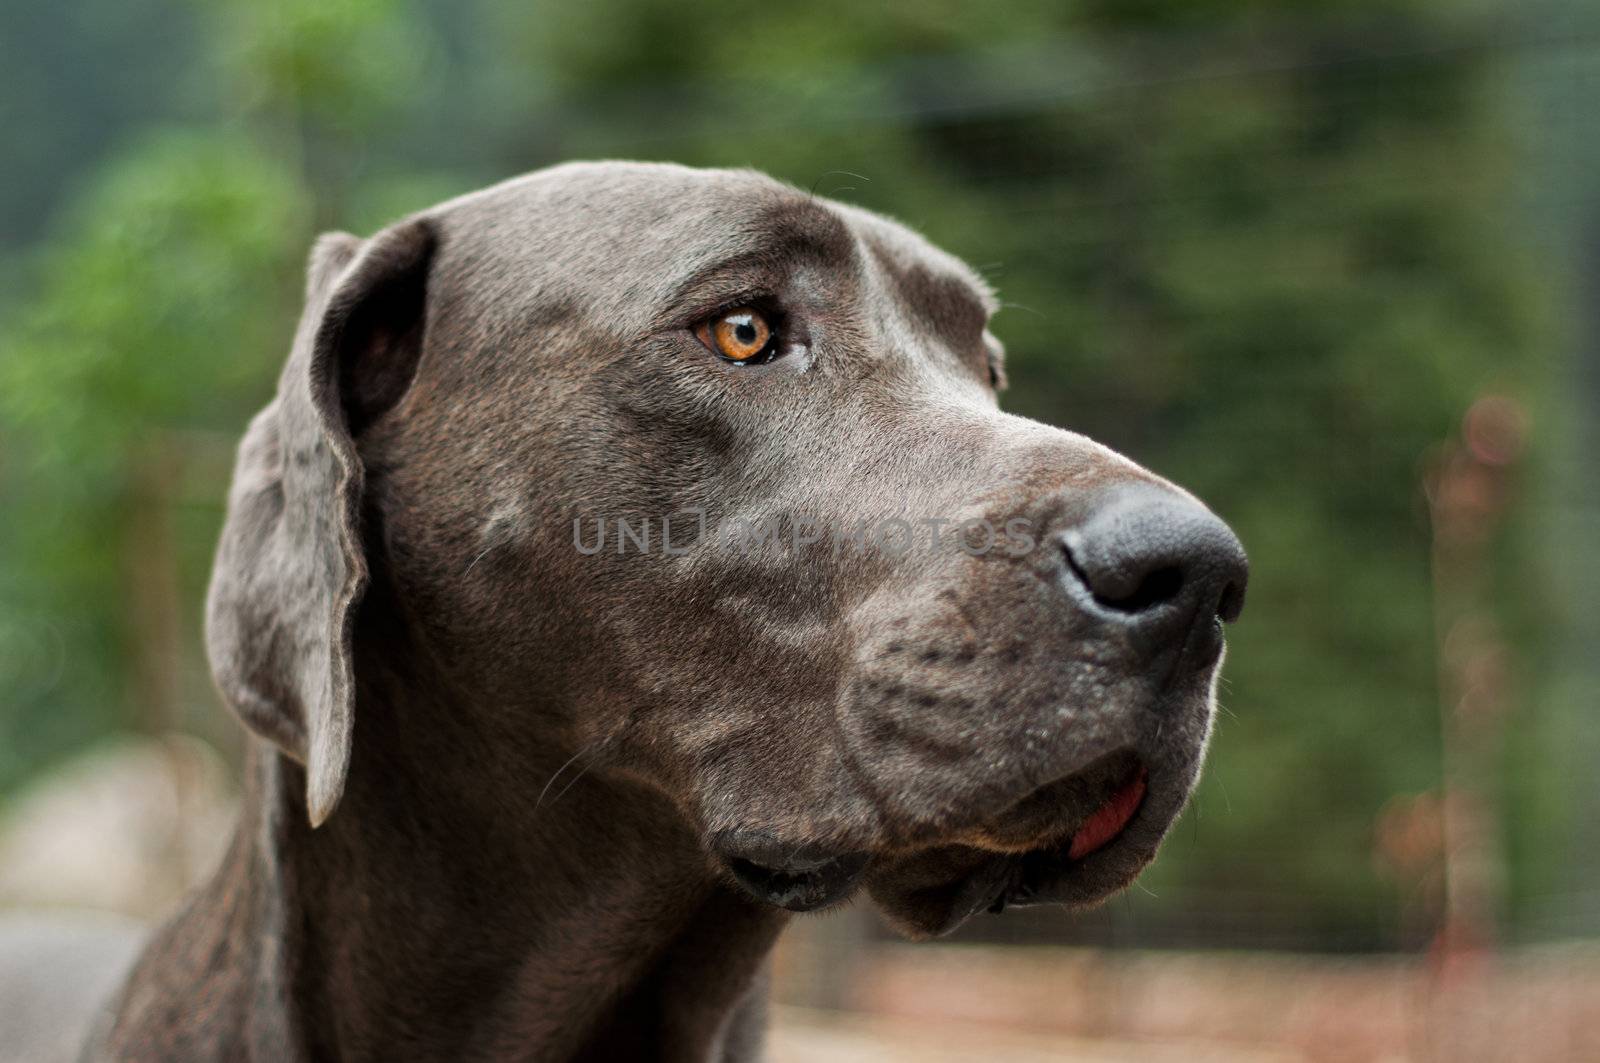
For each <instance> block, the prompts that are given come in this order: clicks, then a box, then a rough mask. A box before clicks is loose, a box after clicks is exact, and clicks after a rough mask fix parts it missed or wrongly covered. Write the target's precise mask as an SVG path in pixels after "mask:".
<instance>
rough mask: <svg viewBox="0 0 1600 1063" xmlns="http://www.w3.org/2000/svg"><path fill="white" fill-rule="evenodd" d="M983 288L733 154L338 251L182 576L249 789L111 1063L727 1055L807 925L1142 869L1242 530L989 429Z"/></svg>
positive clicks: (945, 914) (1019, 895) (1075, 443)
mask: <svg viewBox="0 0 1600 1063" xmlns="http://www.w3.org/2000/svg"><path fill="white" fill-rule="evenodd" d="M994 310H995V301H994V298H993V296H992V295H991V293H990V292H989V291H988V290H987V289H986V287H985V286H984V284H983V283H982V281H980V280H979V279H978V277H977V276H976V275H975V274H974V273H973V272H972V271H971V270H970V269H969V268H968V267H966V266H965V265H963V264H962V263H961V262H960V261H958V260H956V259H955V258H953V257H951V256H950V255H948V254H945V253H943V252H941V251H939V250H937V249H936V248H934V247H932V246H930V245H929V244H928V243H926V242H925V241H923V240H922V239H921V238H920V237H918V236H917V235H916V234H914V233H912V232H910V231H908V230H907V229H905V228H903V227H902V226H900V225H898V224H896V223H894V222H891V221H889V220H886V219H884V218H882V217H879V216H877V215H874V214H870V213H868V212H866V211H863V210H859V209H856V208H853V207H849V206H845V205H841V204H838V203H833V202H830V201H827V200H824V199H818V198H816V197H814V196H811V195H808V194H805V193H804V192H801V191H797V190H796V189H794V188H791V187H789V186H787V185H783V184H780V183H778V182H775V181H772V180H770V179H768V178H765V177H762V176H760V175H758V174H755V173H751V172H743V171H738V172H735V171H697V170H690V169H684V168H679V167H674V166H664V165H633V164H621V163H607V164H599V165H572V166H563V167H559V168H556V169H552V170H546V171H542V172H539V173H536V174H533V175H531V176H528V177H524V178H520V179H517V180H514V181H510V182H508V183H505V184H502V185H498V186H495V187H493V188H490V189H487V190H485V191H483V192H479V193H476V194H474V195H469V196H466V197H463V198H461V199H457V200H453V201H451V202H448V203H445V204H442V205H441V206H439V207H436V208H434V209H432V210H428V211H424V212H423V213H421V214H418V215H416V216H414V217H411V218H408V219H406V220H404V221H401V222H399V223H397V224H395V225H393V226H391V227H390V228H387V229H385V230H383V231H381V232H379V233H377V234H376V235H373V236H371V237H369V238H366V239H358V238H356V237H354V236H348V235H343V234H333V235H329V236H324V237H323V238H322V239H321V240H319V241H318V242H317V245H316V247H315V249H314V251H313V252H312V256H311V263H310V269H309V279H308V282H307V289H306V306H305V313H304V317H303V319H302V320H301V322H300V325H299V328H298V331H297V332H296V333H295V337H294V341H293V345H292V349H291V351H290V353H289V356H288V360H287V363H286V365H285V367H284V370H283V375H282V377H281V379H280V381H279V384H278V391H277V395H276V397H275V398H274V399H273V400H272V402H271V403H270V404H269V405H268V406H267V407H266V408H265V409H264V410H263V411H262V412H261V413H260V414H259V415H258V416H257V417H256V419H255V420H254V421H253V422H252V423H251V425H250V426H249V429H248V431H247V432H246V433H245V436H244V439H243V442H242V444H241V445H240V448H239V457H238V464H237V467H236V470H235V473H234V481H233V488H232V492H231V495H230V497H229V501H228V517H227V523H226V527H225V529H224V531H223V535H222V541H221V544H220V547H219V549H218V552H217V559H216V568H215V572H214V577H213V581H212V585H211V590H210V595H209V599H208V603H207V615H206V623H207V646H208V650H209V653H210V658H211V663H212V667H213V671H214V673H215V676H216V680H217V683H218V686H219V687H220V689H221V691H222V694H223V697H224V698H225V699H226V701H227V703H228V704H229V706H230V707H231V708H232V709H233V711H234V712H235V713H236V714H237V715H238V717H239V718H240V719H241V720H242V721H243V722H244V724H245V726H246V727H248V728H249V730H250V731H251V732H252V734H253V738H252V744H251V750H250V754H249V759H248V763H247V767H246V771H247V776H248V777H247V781H246V798H245V805H244V811H243V814H242V820H241V822H240V825H239V828H238V834H237V837H236V839H235V841H234V843H233V845H232V848H231V850H230V852H229V854H228V856H227V858H226V859H225V861H224V863H223V865H222V867H221V869H220V870H219V871H218V873H217V875H216V877H215V878H214V879H213V880H212V882H211V883H210V884H209V885H208V886H206V887H204V888H203V889H202V890H201V891H200V892H199V893H198V894H197V895H196V896H195V897H194V898H193V899H192V900H191V901H190V903H189V904H188V905H187V906H186V907H185V908H184V909H183V910H182V911H181V912H179V913H178V914H177V915H175V916H174V917H173V918H172V919H171V920H170V921H169V922H168V923H167V924H166V925H165V926H163V927H162V928H161V929H159V930H158V931H156V932H155V934H154V936H153V937H152V938H151V939H150V940H149V942H148V944H147V945H146V946H145V947H144V949H143V952H142V954H141V955H140V956H139V958H138V959H137V961H136V963H134V965H133V967H132V969H131V972H130V973H129V975H128V976H127V978H126V980H125V982H124V984H123V987H122V988H121V990H120V991H119V992H118V993H117V994H116V995H115V997H114V998H113V999H112V1000H111V1001H110V1002H109V1003H107V1004H106V1005H105V1006H104V1007H103V1008H102V1009H101V1010H100V1011H99V1012H97V1013H96V1015H97V1017H96V1018H95V1019H94V1021H93V1024H92V1025H93V1029H92V1031H86V1032H85V1035H86V1036H89V1037H90V1038H91V1044H90V1046H89V1050H88V1051H89V1058H92V1059H149V1060H172V1059H182V1060H239V1059H258V1060H285V1059H347V1060H357V1059H372V1060H400V1059H440V1060H474V1059H485V1060H487V1059H541V1060H543V1059H573V1058H579V1059H634V1058H657V1059H682V1060H710V1059H743V1058H751V1057H754V1056H756V1055H758V1054H759V1051H760V1038H761V1033H760V1023H761V1018H760V1017H761V1012H762V999H761V997H762V989H761V986H762V979H761V977H760V976H761V972H762V968H763V961H764V958H765V956H766V954H767V952H768V951H769V949H770V947H771V946H772V944H773V942H774V940H775V938H776V936H777V935H778V933H779V932H780V930H781V929H782V927H783V925H784V922H785V920H786V919H787V918H788V917H789V912H790V911H799V910H807V909H816V908H822V907H825V906H828V905H833V904H838V903H841V902H843V901H845V900H846V899H848V898H851V897H853V896H859V897H861V898H863V900H864V901H868V900H869V901H870V903H872V904H873V905H874V906H875V907H876V908H878V909H879V910H880V911H881V912H882V913H883V915H884V916H885V917H886V918H887V919H888V920H889V922H891V923H892V924H893V925H894V926H895V927H896V928H898V929H899V930H900V931H901V932H903V933H904V934H906V935H908V936H910V937H913V938H923V937H929V936H933V935H938V934H942V933H945V932H947V931H949V930H951V929H952V928H954V927H955V926H957V925H959V924H960V923H961V922H963V921H964V920H966V919H967V918H968V917H970V916H973V915H975V914H976V913H981V912H985V911H994V912H998V911H1001V910H1003V909H1005V908H1007V907H1009V906H1014V905H1026V904H1046V903H1065V904H1074V905H1081V904H1089V903H1093V902H1095V901H1098V900H1100V899H1101V898H1104V897H1106V896H1107V895H1108V894H1110V893H1112V892H1114V891H1116V890H1118V889H1119V888H1121V887H1123V886H1125V885H1127V884H1128V883H1129V882H1130V881H1131V880H1132V879H1133V877H1134V876H1135V875H1136V874H1138V873H1139V871H1140V870H1141V869H1142V868H1143V867H1144V866H1145V865H1146V864H1147V863H1148V862H1149V861H1150V860H1151V859H1152V857H1153V856H1154V855H1155V852H1156V849H1157V846H1158V844H1159V843H1160V841H1161V838H1162V835H1163V834H1164V833H1165V831H1166V830H1167V829H1168V827H1169V826H1170V825H1171V823H1172V821H1173V819H1174V817H1176V816H1177V814H1178V812H1179V811H1180V810H1181V809H1182V807H1183V805H1184V802H1185V800H1186V799H1187V797H1188V795H1189V793H1190V790H1191V788H1192V787H1193V786H1194V783H1195V779H1196V775H1197V773H1198V771H1199V769H1200V763H1201V760H1202V756H1203V754H1204V751H1205V747H1206V741H1207V736H1208V734H1209V731H1210V725H1211V718H1212V708H1213V690H1214V687H1215V684H1216V678H1217V670H1218V667H1219V664H1220V661H1221V657H1222V649H1223V638H1222V625H1223V623H1224V622H1225V621H1229V620H1232V619H1234V618H1235V617H1236V616H1237V615H1238V613H1239V610H1240V608H1241V606H1242V604H1243V599H1244V590H1245V558H1244V553H1243V551H1242V549H1241V548H1240V545H1239V543H1238V541H1237V540H1236V539H1235V537H1234V536H1233V534H1232V533H1231V532H1230V531H1229V530H1228V528H1227V527H1226V526H1225V525H1224V524H1223V523H1222V522H1221V521H1219V520H1218V519H1217V518H1216V517H1215V516H1213V515H1212V514H1211V512H1210V511H1209V510H1207V509H1206V508H1205V506H1203V505H1202V504H1201V503H1200V502H1198V501H1197V500H1196V499H1195V498H1193V497H1192V496H1191V495H1189V494H1187V493H1185V492H1184V491H1183V490H1182V489H1180V488H1178V487H1176V486H1174V485H1172V484H1170V483H1168V482H1166V481H1165V480H1163V479H1161V478H1160V477H1159V476H1156V475H1154V474H1152V473H1150V472H1148V471H1146V470H1145V469H1142V468H1141V467H1139V466H1138V465H1136V464H1134V463H1133V462H1132V461H1130V460H1128V459H1127V458H1124V457H1122V456H1120V455H1118V454H1116V453H1114V452H1112V451H1110V450H1108V449H1107V448H1105V447H1103V446H1100V445H1099V444H1097V443H1095V442H1093V441H1091V440H1089V439H1086V438H1084V437H1083V436H1080V435H1075V434H1073V433H1072V432H1070V431H1064V430H1062V429H1059V428H1054V427H1048V426H1046V425H1042V424H1038V423H1036V422H1033V421H1029V420H1025V419H1023V418H1020V417H1016V416H1012V415H1009V414H1006V413H1004V412H1002V411H1001V410H1000V408H999V405H998V402H997V399H996V388H997V386H998V385H999V383H1000V382H1001V381H1002V380H1003V371H1002V365H1001V363H1002V349H1001V346H1000V343H999V342H998V340H997V339H996V338H995V336H994V335H993V334H991V332H990V330H989V324H990V316H991V314H992V313H993V312H994Z"/></svg>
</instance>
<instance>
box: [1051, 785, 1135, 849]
mask: <svg viewBox="0 0 1600 1063" xmlns="http://www.w3.org/2000/svg"><path fill="white" fill-rule="evenodd" d="M1144 775H1145V772H1144V769H1143V768H1140V769H1139V774H1138V775H1135V776H1134V777H1133V778H1132V779H1131V780H1130V781H1128V782H1126V783H1124V784H1123V786H1122V789H1120V790H1118V791H1117V792H1116V793H1114V794H1112V795H1111V796H1110V797H1109V798H1107V799H1106V803H1105V804H1103V805H1101V806H1100V807H1099V808H1097V809H1095V813H1094V815H1092V816H1090V817H1089V818H1088V819H1086V820H1084V822H1083V826H1081V827H1079V828H1078V833H1076V834H1074V835H1073V836H1072V846H1071V848H1069V849H1068V850H1067V856H1068V858H1070V859H1072V860H1081V859H1082V858H1083V857H1085V856H1088V855H1089V854H1090V853H1092V852H1094V851H1095V850H1096V849H1098V848H1100V847H1101V846H1102V845H1104V844H1105V843H1106V842H1108V841H1110V840H1111V839H1112V838H1115V837H1116V836H1117V835H1118V834H1121V833H1122V828H1123V827H1126V826H1127V825H1128V820H1130V819H1132V818H1133V814H1134V813H1135V812H1137V811H1139V802H1140V801H1143V800H1144Z"/></svg>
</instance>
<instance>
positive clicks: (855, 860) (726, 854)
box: [712, 831, 872, 912]
mask: <svg viewBox="0 0 1600 1063" xmlns="http://www.w3.org/2000/svg"><path fill="white" fill-rule="evenodd" d="M712 848H713V849H714V850H715V852H716V854H717V856H718V858H719V859H720V860H721V862H722V866H723V867H724V868H726V869H727V871H728V873H729V875H731V876H732V877H733V880H734V881H735V882H737V883H738V884H739V885H740V887H742V888H743V889H744V891H745V892H746V893H748V894H750V896H752V897H754V898H755V899H756V900H758V901H761V902H762V903H763V904H770V905H773V906H775V907H778V908H786V909H788V910H789V911H791V912H811V911H816V910H817V909H818V908H826V907H828V906H829V905H832V904H837V903H838V902H839V901H842V900H844V899H845V898H846V897H848V896H849V895H850V894H851V893H853V892H855V888H856V885H857V884H858V883H859V882H860V880H861V876H862V873H863V872H865V871H866V869H867V864H868V862H869V861H870V860H871V859H872V854H871V853H867V852H845V853H840V852H837V851H830V850H826V849H822V848H819V847H814V846H804V845H802V846H794V845H786V844H784V843H782V842H780V841H778V840H777V839H775V838H773V837H771V836H770V835H767V834H765V833H763V832H759V831H729V832H725V833H723V834H720V835H718V836H717V838H716V839H715V840H714V841H713V845H712Z"/></svg>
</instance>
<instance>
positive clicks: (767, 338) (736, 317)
mask: <svg viewBox="0 0 1600 1063" xmlns="http://www.w3.org/2000/svg"><path fill="white" fill-rule="evenodd" d="M694 334H695V338H697V339H698V340H699V341H700V342H701V343H702V344H704V345H705V347H706V349H707V350H709V351H711V353H713V354H716V355H720V356H721V357H723V358H725V359H727V360H728V361H730V362H736V363H738V364H740V365H758V364H760V363H762V362H766V361H770V360H771V359H772V358H773V357H774V356H775V355H776V354H777V351H778V331H777V329H775V328H773V327H772V323H771V322H770V321H768V320H767V316H766V315H765V314H763V313H762V312H761V311H759V310H757V309H755V308H754V307H751V306H736V307H734V308H733V309H732V310H724V311H722V312H721V313H720V314H717V315H716V316H715V317H712V318H709V319H707V320H705V321H702V322H700V324H698V325H696V326H695V327H694Z"/></svg>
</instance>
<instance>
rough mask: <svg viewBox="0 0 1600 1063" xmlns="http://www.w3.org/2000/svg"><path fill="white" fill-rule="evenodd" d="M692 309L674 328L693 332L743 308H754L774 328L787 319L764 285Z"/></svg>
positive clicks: (726, 295) (774, 297)
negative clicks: (713, 320) (719, 316)
mask: <svg viewBox="0 0 1600 1063" xmlns="http://www.w3.org/2000/svg"><path fill="white" fill-rule="evenodd" d="M691 306H692V309H690V310H687V311H685V312H684V313H683V314H681V315H679V319H678V320H679V323H678V324H677V325H675V326H674V328H682V329H689V330H690V331H693V330H694V329H695V328H696V327H697V326H699V325H701V324H703V323H704V322H707V321H710V320H711V319H712V318H714V317H716V316H717V315H718V314H726V313H727V312H728V311H730V310H737V309H738V308H739V307H741V306H753V307H755V308H756V309H757V310H760V311H761V312H762V313H763V314H766V315H767V317H768V319H770V320H771V321H772V322H773V323H774V326H776V325H777V323H778V322H779V321H780V319H782V318H783V317H785V316H786V315H785V314H784V313H783V310H782V308H781V307H780V306H779V305H778V301H777V295H776V294H774V292H773V291H772V289H771V288H768V287H766V286H764V285H761V286H753V287H750V288H745V289H735V290H734V292H733V294H731V295H730V294H726V289H724V294H721V295H718V296H716V297H715V298H707V299H705V300H704V301H699V302H696V303H693V304H691Z"/></svg>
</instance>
